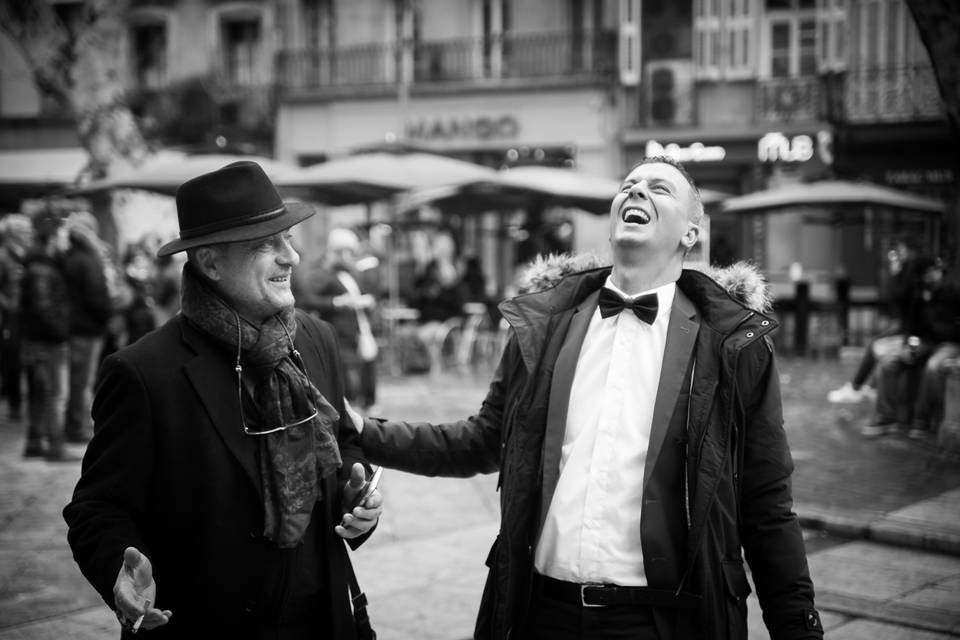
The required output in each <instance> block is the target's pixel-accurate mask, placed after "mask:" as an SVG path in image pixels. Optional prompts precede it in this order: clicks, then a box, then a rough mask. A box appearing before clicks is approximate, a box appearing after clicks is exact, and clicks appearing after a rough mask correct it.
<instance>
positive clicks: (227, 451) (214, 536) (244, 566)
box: [64, 312, 366, 640]
mask: <svg viewBox="0 0 960 640" xmlns="http://www.w3.org/2000/svg"><path fill="white" fill-rule="evenodd" d="M294 344H295V345H296V348H297V349H298V350H299V351H300V354H301V356H302V358H303V362H304V365H305V369H306V371H307V374H308V376H309V377H310V379H311V381H312V382H313V384H314V385H315V386H316V387H317V389H319V390H320V392H321V393H322V394H323V395H324V397H326V398H327V399H328V400H329V401H330V402H331V404H333V406H334V407H335V408H336V409H337V411H338V412H339V413H340V415H341V419H340V421H339V422H338V423H337V425H336V428H337V431H338V434H337V435H338V441H339V444H340V452H341V457H342V459H343V465H342V467H341V469H340V473H339V474H333V475H332V476H330V477H328V478H326V479H325V481H324V483H323V487H322V489H323V494H322V501H320V502H318V503H317V504H316V506H315V507H314V513H313V518H312V520H311V524H310V527H309V528H308V529H307V533H306V535H305V538H304V541H303V542H302V543H301V544H299V545H298V546H297V547H295V548H293V549H279V548H278V547H277V546H276V545H274V544H273V543H271V542H269V541H268V540H266V539H265V538H264V537H263V535H262V532H263V522H264V520H263V497H262V491H263V489H262V487H261V484H260V478H259V472H258V460H257V457H258V441H257V439H256V437H254V436H247V435H245V434H244V433H243V430H242V428H241V422H240V405H239V399H238V395H237V393H238V390H237V380H236V374H235V371H234V364H235V363H234V358H235V351H233V350H232V349H228V348H225V347H223V346H221V345H220V344H219V343H217V342H215V341H214V340H213V339H211V338H210V337H208V336H207V335H206V334H204V333H202V332H200V331H199V330H198V329H196V328H195V327H194V326H193V325H192V324H190V323H189V322H188V321H186V320H185V319H184V317H183V316H182V315H177V316H175V317H174V318H173V319H171V320H170V321H168V322H167V323H166V324H165V325H164V326H162V327H161V328H160V329H158V330H156V331H154V332H152V333H150V334H147V335H146V336H145V337H144V338H142V339H141V340H140V341H138V342H137V343H135V344H133V345H131V346H129V347H126V348H124V349H122V350H120V351H119V352H117V353H115V354H113V355H111V356H108V357H107V359H106V360H105V361H104V363H103V365H102V367H101V373H100V376H99V380H98V383H97V394H96V399H95V401H94V404H93V417H94V423H95V433H94V437H93V440H92V441H91V442H90V444H89V445H88V448H87V452H86V455H85V456H84V459H83V468H82V473H81V477H80V480H79V482H78V483H77V486H76V489H75V491H74V494H73V500H72V501H71V502H70V504H68V505H67V507H66V508H65V509H64V517H65V519H66V521H67V525H68V526H69V531H68V534H67V539H68V541H69V543H70V548H71V549H72V550H73V555H74V558H75V559H76V561H77V563H78V564H79V566H80V570H81V571H82V572H83V574H84V576H86V577H87V579H88V580H89V581H90V583H91V584H92V585H93V586H94V587H95V588H96V589H97V591H98V592H99V593H100V595H101V596H102V597H103V599H104V601H105V602H106V603H107V604H108V606H110V607H112V606H113V593H112V590H113V585H114V581H115V580H116V577H117V573H118V571H119V569H120V566H121V564H122V557H123V550H124V549H125V548H126V547H127V546H134V547H137V548H138V549H140V551H142V552H143V553H144V554H146V555H147V557H148V558H149V559H150V561H151V563H152V565H153V571H154V577H155V579H156V583H157V602H156V603H155V605H156V606H157V607H159V608H161V609H170V610H171V611H172V612H173V616H172V617H171V619H170V622H169V623H168V624H167V625H165V626H162V627H158V628H156V629H154V630H152V631H150V632H149V634H148V636H149V637H151V638H250V639H251V640H253V639H257V638H259V637H260V636H259V635H258V633H259V631H260V626H261V625H265V626H266V627H267V628H269V627H275V626H277V625H287V627H288V633H287V634H286V635H284V634H281V635H279V636H277V635H274V636H273V637H279V638H297V637H315V636H314V635H313V634H311V635H309V636H306V635H304V634H303V633H299V634H298V633H295V632H294V633H290V632H289V630H290V628H293V629H296V628H298V626H300V625H304V624H307V625H309V624H313V623H314V622H315V621H317V620H322V621H323V624H322V625H321V626H322V627H326V628H327V629H332V632H331V634H332V635H330V636H329V637H335V638H338V639H340V638H343V639H346V640H349V639H352V638H354V631H353V620H352V614H351V609H350V603H349V595H348V593H347V586H346V585H347V562H348V558H347V551H346V547H345V545H344V541H343V539H341V538H340V537H339V536H337V535H336V533H335V532H334V527H335V525H336V524H338V523H339V521H340V515H341V505H340V487H341V486H342V484H343V483H344V482H345V481H346V478H347V475H348V474H349V470H350V469H351V467H352V465H353V463H354V462H358V461H360V462H362V461H363V460H362V453H361V451H360V449H359V447H358V446H357V443H356V440H357V432H356V430H355V429H354V428H353V427H352V425H350V424H349V423H346V424H348V426H347V427H346V428H344V427H343V425H344V424H345V420H346V418H345V416H346V413H345V411H344V406H343V385H342V383H341V379H340V375H339V371H340V360H339V355H338V352H337V348H336V343H335V341H334V337H333V332H332V330H331V329H330V327H329V325H327V324H325V323H322V322H320V321H318V320H316V319H314V318H312V317H310V316H308V315H307V314H305V313H302V312H298V313H297V333H296V338H295V343H294ZM365 538H366V536H362V537H360V538H357V539H354V540H351V541H349V544H350V545H351V546H353V547H355V546H357V545H359V544H360V543H361V542H362V541H363V540H364V539H365ZM326 576H329V582H328V581H327V580H326ZM313 594H322V595H320V598H316V597H312V596H313ZM324 637H327V636H324Z"/></svg>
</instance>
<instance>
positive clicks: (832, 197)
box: [721, 180, 944, 213]
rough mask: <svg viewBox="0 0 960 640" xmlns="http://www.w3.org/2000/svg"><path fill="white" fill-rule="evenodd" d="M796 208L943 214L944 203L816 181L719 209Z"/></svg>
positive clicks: (863, 185)
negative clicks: (837, 207)
mask: <svg viewBox="0 0 960 640" xmlns="http://www.w3.org/2000/svg"><path fill="white" fill-rule="evenodd" d="M797 205H878V206H886V207H890V208H894V209H905V210H909V211H922V212H928V213H943V211H944V204H943V203H942V202H941V201H939V200H935V199H933V198H927V197H924V196H919V195H916V194H913V193H908V192H906V191H900V190H897V189H892V188H890V187H884V186H880V185H877V184H872V183H869V182H851V181H846V180H820V181H818V182H809V183H801V184H788V185H784V186H782V187H776V188H774V189H767V190H765V191H756V192H754V193H748V194H746V195H743V196H737V197H734V198H729V199H727V200H726V201H724V202H723V204H722V205H721V210H722V211H725V212H730V213H734V212H736V213H743V212H751V211H768V210H771V209H780V208H783V207H790V206H797Z"/></svg>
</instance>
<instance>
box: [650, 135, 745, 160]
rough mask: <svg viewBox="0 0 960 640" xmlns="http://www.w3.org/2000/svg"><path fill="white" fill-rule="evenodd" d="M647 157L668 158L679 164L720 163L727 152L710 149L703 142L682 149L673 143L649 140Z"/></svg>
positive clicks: (718, 147) (715, 147) (714, 147)
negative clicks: (663, 143) (664, 143)
mask: <svg viewBox="0 0 960 640" xmlns="http://www.w3.org/2000/svg"><path fill="white" fill-rule="evenodd" d="M645 155H646V156H647V157H648V158H649V157H651V156H667V157H670V158H673V159H674V160H676V161H677V162H718V161H720V160H723V159H724V158H725V157H726V156H727V150H726V149H724V148H723V147H720V146H713V147H708V146H706V145H704V144H703V143H702V142H693V143H691V144H690V146H689V147H681V146H680V145H678V144H676V143H673V142H671V143H670V144H666V145H662V144H660V143H659V142H657V141H656V140H648V141H647V148H646V150H645Z"/></svg>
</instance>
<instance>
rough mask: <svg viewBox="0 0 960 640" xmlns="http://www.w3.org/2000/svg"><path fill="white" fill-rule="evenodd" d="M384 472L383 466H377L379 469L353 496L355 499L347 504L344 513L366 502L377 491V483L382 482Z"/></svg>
mask: <svg viewBox="0 0 960 640" xmlns="http://www.w3.org/2000/svg"><path fill="white" fill-rule="evenodd" d="M382 473H383V467H377V470H376V471H374V472H373V475H372V476H370V479H369V480H367V481H366V482H364V483H363V486H361V487H360V491H359V492H358V493H357V495H356V496H355V497H354V498H353V500H352V501H351V502H350V504H348V505H347V506H346V508H345V509H344V513H350V512H351V511H353V510H354V509H355V508H357V507H359V506H360V505H362V504H363V503H364V502H366V500H367V498H369V497H370V495H371V494H372V493H373V492H374V491H376V489H377V485H378V484H380V476H381V475H382Z"/></svg>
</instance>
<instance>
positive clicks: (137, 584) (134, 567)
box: [113, 547, 173, 629]
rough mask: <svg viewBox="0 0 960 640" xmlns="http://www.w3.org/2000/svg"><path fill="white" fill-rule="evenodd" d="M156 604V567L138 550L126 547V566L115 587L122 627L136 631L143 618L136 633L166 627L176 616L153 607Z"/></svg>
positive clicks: (121, 571) (114, 602)
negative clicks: (154, 575) (154, 571)
mask: <svg viewBox="0 0 960 640" xmlns="http://www.w3.org/2000/svg"><path fill="white" fill-rule="evenodd" d="M156 600H157V583H156V582H154V580H153V565H151V564H150V560H149V559H148V558H147V556H145V555H143V554H142V553H140V551H139V550H138V549H136V548H135V547H127V548H126V549H125V550H124V552H123V566H121V567H120V573H119V574H117V581H116V582H115V583H114V584H113V605H114V608H115V609H116V611H117V617H118V618H119V619H120V624H121V625H123V626H124V627H134V626H135V625H136V623H137V620H138V619H140V617H141V616H142V617H143V619H142V620H140V625H139V626H138V627H136V628H137V629H155V628H156V627H159V626H162V625H165V624H167V622H169V621H170V616H172V615H173V613H172V612H171V611H169V610H163V611H161V610H160V609H157V608H155V607H153V606H152V605H153V603H154V602H156Z"/></svg>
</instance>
